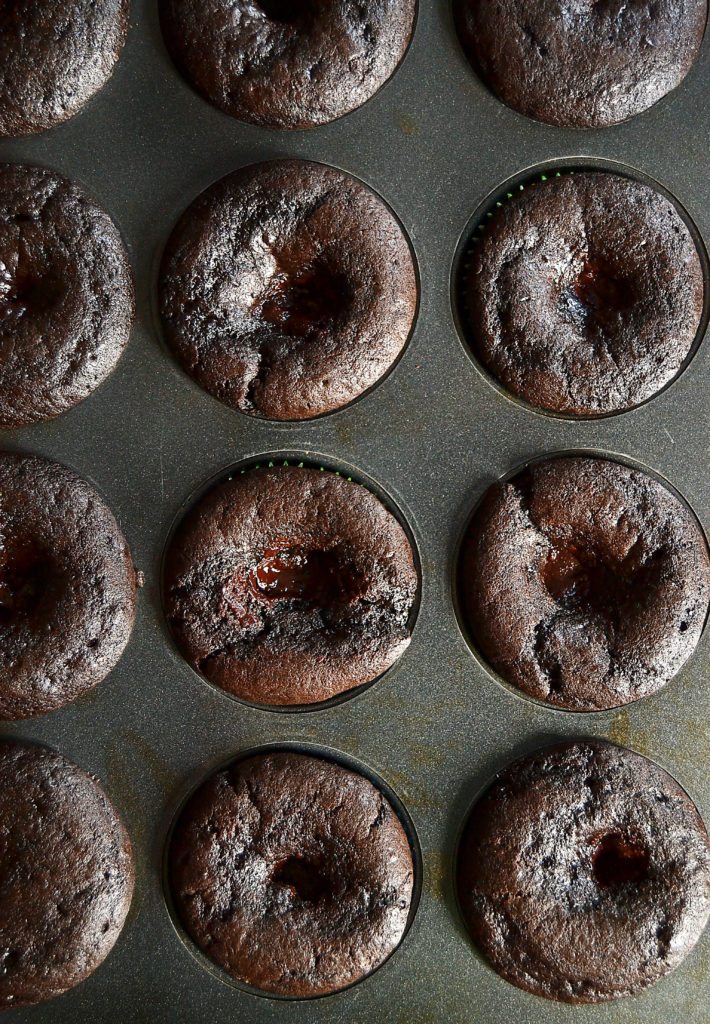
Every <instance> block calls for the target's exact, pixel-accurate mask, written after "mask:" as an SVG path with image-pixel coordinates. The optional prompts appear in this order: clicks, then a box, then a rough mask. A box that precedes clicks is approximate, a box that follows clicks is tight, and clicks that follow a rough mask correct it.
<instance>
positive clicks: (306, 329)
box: [259, 263, 351, 338]
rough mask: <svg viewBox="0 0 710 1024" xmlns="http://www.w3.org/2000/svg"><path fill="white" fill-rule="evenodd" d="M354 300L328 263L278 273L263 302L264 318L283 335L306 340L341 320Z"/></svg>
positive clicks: (262, 313)
mask: <svg viewBox="0 0 710 1024" xmlns="http://www.w3.org/2000/svg"><path fill="white" fill-rule="evenodd" d="M350 301H351V292H350V287H349V285H348V283H347V281H346V280H345V278H344V277H343V275H342V274H338V273H334V272H333V271H331V270H330V268H329V267H328V266H326V264H325V263H314V264H312V265H311V266H307V267H302V268H300V269H299V270H294V271H293V272H291V273H277V274H275V275H274V277H273V278H272V279H271V282H270V284H269V287H268V289H267V290H266V292H265V294H264V296H263V297H262V299H261V303H260V310H259V312H260V313H261V316H262V317H263V319H264V320H266V321H267V322H268V323H270V324H273V325H274V326H275V327H278V328H279V330H280V331H282V332H283V333H284V334H288V335H291V336H294V337H298V338H303V337H305V336H306V335H308V334H312V333H314V332H315V331H318V330H320V329H322V328H323V327H325V326H326V325H327V324H331V323H335V322H337V321H338V320H340V319H341V317H342V316H343V314H344V313H345V312H346V311H347V309H348V307H349V305H350Z"/></svg>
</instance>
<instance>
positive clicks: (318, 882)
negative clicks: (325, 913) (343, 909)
mask: <svg viewBox="0 0 710 1024" xmlns="http://www.w3.org/2000/svg"><path fill="white" fill-rule="evenodd" d="M272 881H273V882H275V883H276V885H283V886H286V887H288V888H289V889H291V890H292V892H293V893H294V895H295V896H297V897H298V899H299V900H303V902H304V903H318V902H319V900H321V899H323V897H324V896H327V895H328V894H329V893H330V891H331V885H330V882H329V880H328V879H327V878H326V876H325V875H324V874H322V872H321V871H320V868H319V866H318V865H317V864H314V863H313V862H312V861H309V860H306V859H305V857H288V858H287V859H286V860H282V861H280V862H279V863H278V864H277V865H276V867H275V869H274V873H273V875H272Z"/></svg>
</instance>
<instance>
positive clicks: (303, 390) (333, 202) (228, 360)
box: [159, 160, 417, 420]
mask: <svg viewBox="0 0 710 1024" xmlns="http://www.w3.org/2000/svg"><path fill="white" fill-rule="evenodd" d="M159 290H160V310H161V316H162V321H163V328H164V332H165V338H166V341H167V343H168V345H169V346H170V348H171V349H172V351H173V352H174V354H175V355H176V357H177V359H178V360H179V362H180V363H181V365H182V366H183V368H184V369H185V370H186V371H187V372H188V373H189V374H190V375H191V376H192V377H193V378H194V379H195V380H196V381H197V382H198V383H199V384H200V385H201V386H202V387H203V388H205V389H206V390H207V391H209V392H210V394H212V395H214V396H215V397H216V398H219V399H220V400H221V401H223V402H225V403H226V404H227V405H230V406H231V407H232V408H234V409H238V410H239V411H240V412H244V413H250V414H252V415H255V416H262V417H266V418H267V419H274V420H302V419H308V418H311V417H314V416H319V415H322V414H323V413H327V412H332V411H333V410H335V409H339V408H341V407H342V406H344V405H347V404H348V403H349V402H352V401H353V400H354V399H355V398H357V397H358V396H359V395H361V394H362V393H363V392H364V391H366V390H368V389H369V388H370V387H372V386H373V385H374V384H376V383H377V381H378V380H379V379H380V378H381V377H382V376H383V375H384V374H386V373H387V371H388V370H389V369H390V367H391V366H392V365H393V363H394V362H395V361H396V359H397V357H398V356H399V354H400V353H401V351H402V349H403V348H404V346H405V344H406V342H407V339H408V338H409V334H410V332H411V329H412V325H413V321H414V316H415V312H416V308H417V280H416V273H415V270H414V262H413V257H412V253H411V249H410V246H409V243H408V241H407V239H406V238H405V236H404V233H403V231H402V229H401V227H400V225H399V223H398V222H397V220H396V218H395V217H394V216H393V214H392V213H391V212H390V210H389V209H388V208H387V207H386V206H385V205H384V203H383V202H382V201H381V200H380V199H379V198H378V197H377V196H376V195H375V194H374V193H373V192H372V191H371V190H370V189H369V188H368V187H367V186H366V185H363V184H362V182H359V181H357V180H356V179H355V178H353V177H351V176H350V175H349V174H346V173H344V172H343V171H340V170H337V169H336V168H333V167H327V166H325V165H324V164H318V163H313V162H310V161H305V160H279V161H273V162H270V163H265V164H256V165H252V166H250V167H246V168H243V169H242V170H239V171H236V172H235V173H234V174H230V175H228V176H227V177H226V178H223V179H222V180H221V181H219V182H217V183H216V184H215V185H213V186H212V187H211V188H209V189H207V191H206V192H203V193H202V195H201V196H199V197H198V198H197V199H196V200H195V202H194V203H193V204H192V205H191V206H190V207H189V208H188V210H187V211H186V212H185V213H184V214H183V216H182V218H181V220H180V221H179V223H178V225H177V227H176V228H175V230H174V231H173V233H172V235H171V237H170V240H169V242H168V245H167V248H166V250H165V253H164V255H163V260H162V267H161V274H160V285H159Z"/></svg>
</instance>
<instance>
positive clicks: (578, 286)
mask: <svg viewBox="0 0 710 1024" xmlns="http://www.w3.org/2000/svg"><path fill="white" fill-rule="evenodd" d="M566 298H567V301H568V302H569V303H570V304H571V306H572V308H573V312H574V313H575V315H577V316H579V317H581V318H582V319H583V320H584V321H585V322H586V323H587V324H588V325H598V326H601V327H605V326H608V325H609V324H610V323H611V322H612V321H613V320H615V319H616V317H617V316H618V315H619V314H620V313H624V312H626V311H627V310H628V309H630V308H631V306H633V304H634V299H635V296H634V290H633V288H632V286H631V284H630V283H629V281H628V280H627V279H626V278H625V277H624V276H623V275H622V274H620V273H619V271H618V268H616V267H614V266H612V264H611V263H609V262H608V261H607V260H604V259H601V258H599V259H593V258H591V257H590V258H589V259H587V260H585V262H584V264H583V265H582V268H581V270H580V271H579V273H578V275H577V277H576V279H575V280H574V281H573V282H572V285H571V288H570V289H569V290H568V292H567V294H566Z"/></svg>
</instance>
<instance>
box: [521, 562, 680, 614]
mask: <svg viewBox="0 0 710 1024" xmlns="http://www.w3.org/2000/svg"><path fill="white" fill-rule="evenodd" d="M659 554H660V553H659ZM659 561H660V558H659V557H658V555H655V556H652V557H651V558H650V559H649V560H648V562H646V563H644V564H642V565H639V566H634V565H633V564H632V563H631V561H630V560H629V559H627V560H624V561H619V560H618V559H617V558H615V557H614V556H613V555H612V554H605V553H603V552H600V551H598V550H596V549H594V548H589V547H586V546H585V545H582V544H579V545H576V544H568V545H565V546H560V547H553V548H552V550H551V551H550V553H549V554H548V555H547V558H546V559H545V561H544V562H543V564H542V566H541V568H540V577H541V579H542V582H543V584H544V586H545V588H546V590H547V592H548V593H549V594H550V596H551V597H552V598H553V599H554V600H555V601H556V602H557V603H558V604H559V605H561V606H562V607H564V608H569V609H581V610H587V611H590V612H593V613H597V614H601V615H603V616H604V617H605V618H614V617H615V616H616V614H617V613H618V610H619V609H620V608H621V607H622V606H624V605H626V604H628V602H629V601H634V602H635V601H642V600H643V599H644V596H645V594H646V593H647V592H648V591H649V590H650V589H651V588H652V587H653V585H654V570H655V568H656V567H657V565H658V564H659Z"/></svg>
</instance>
